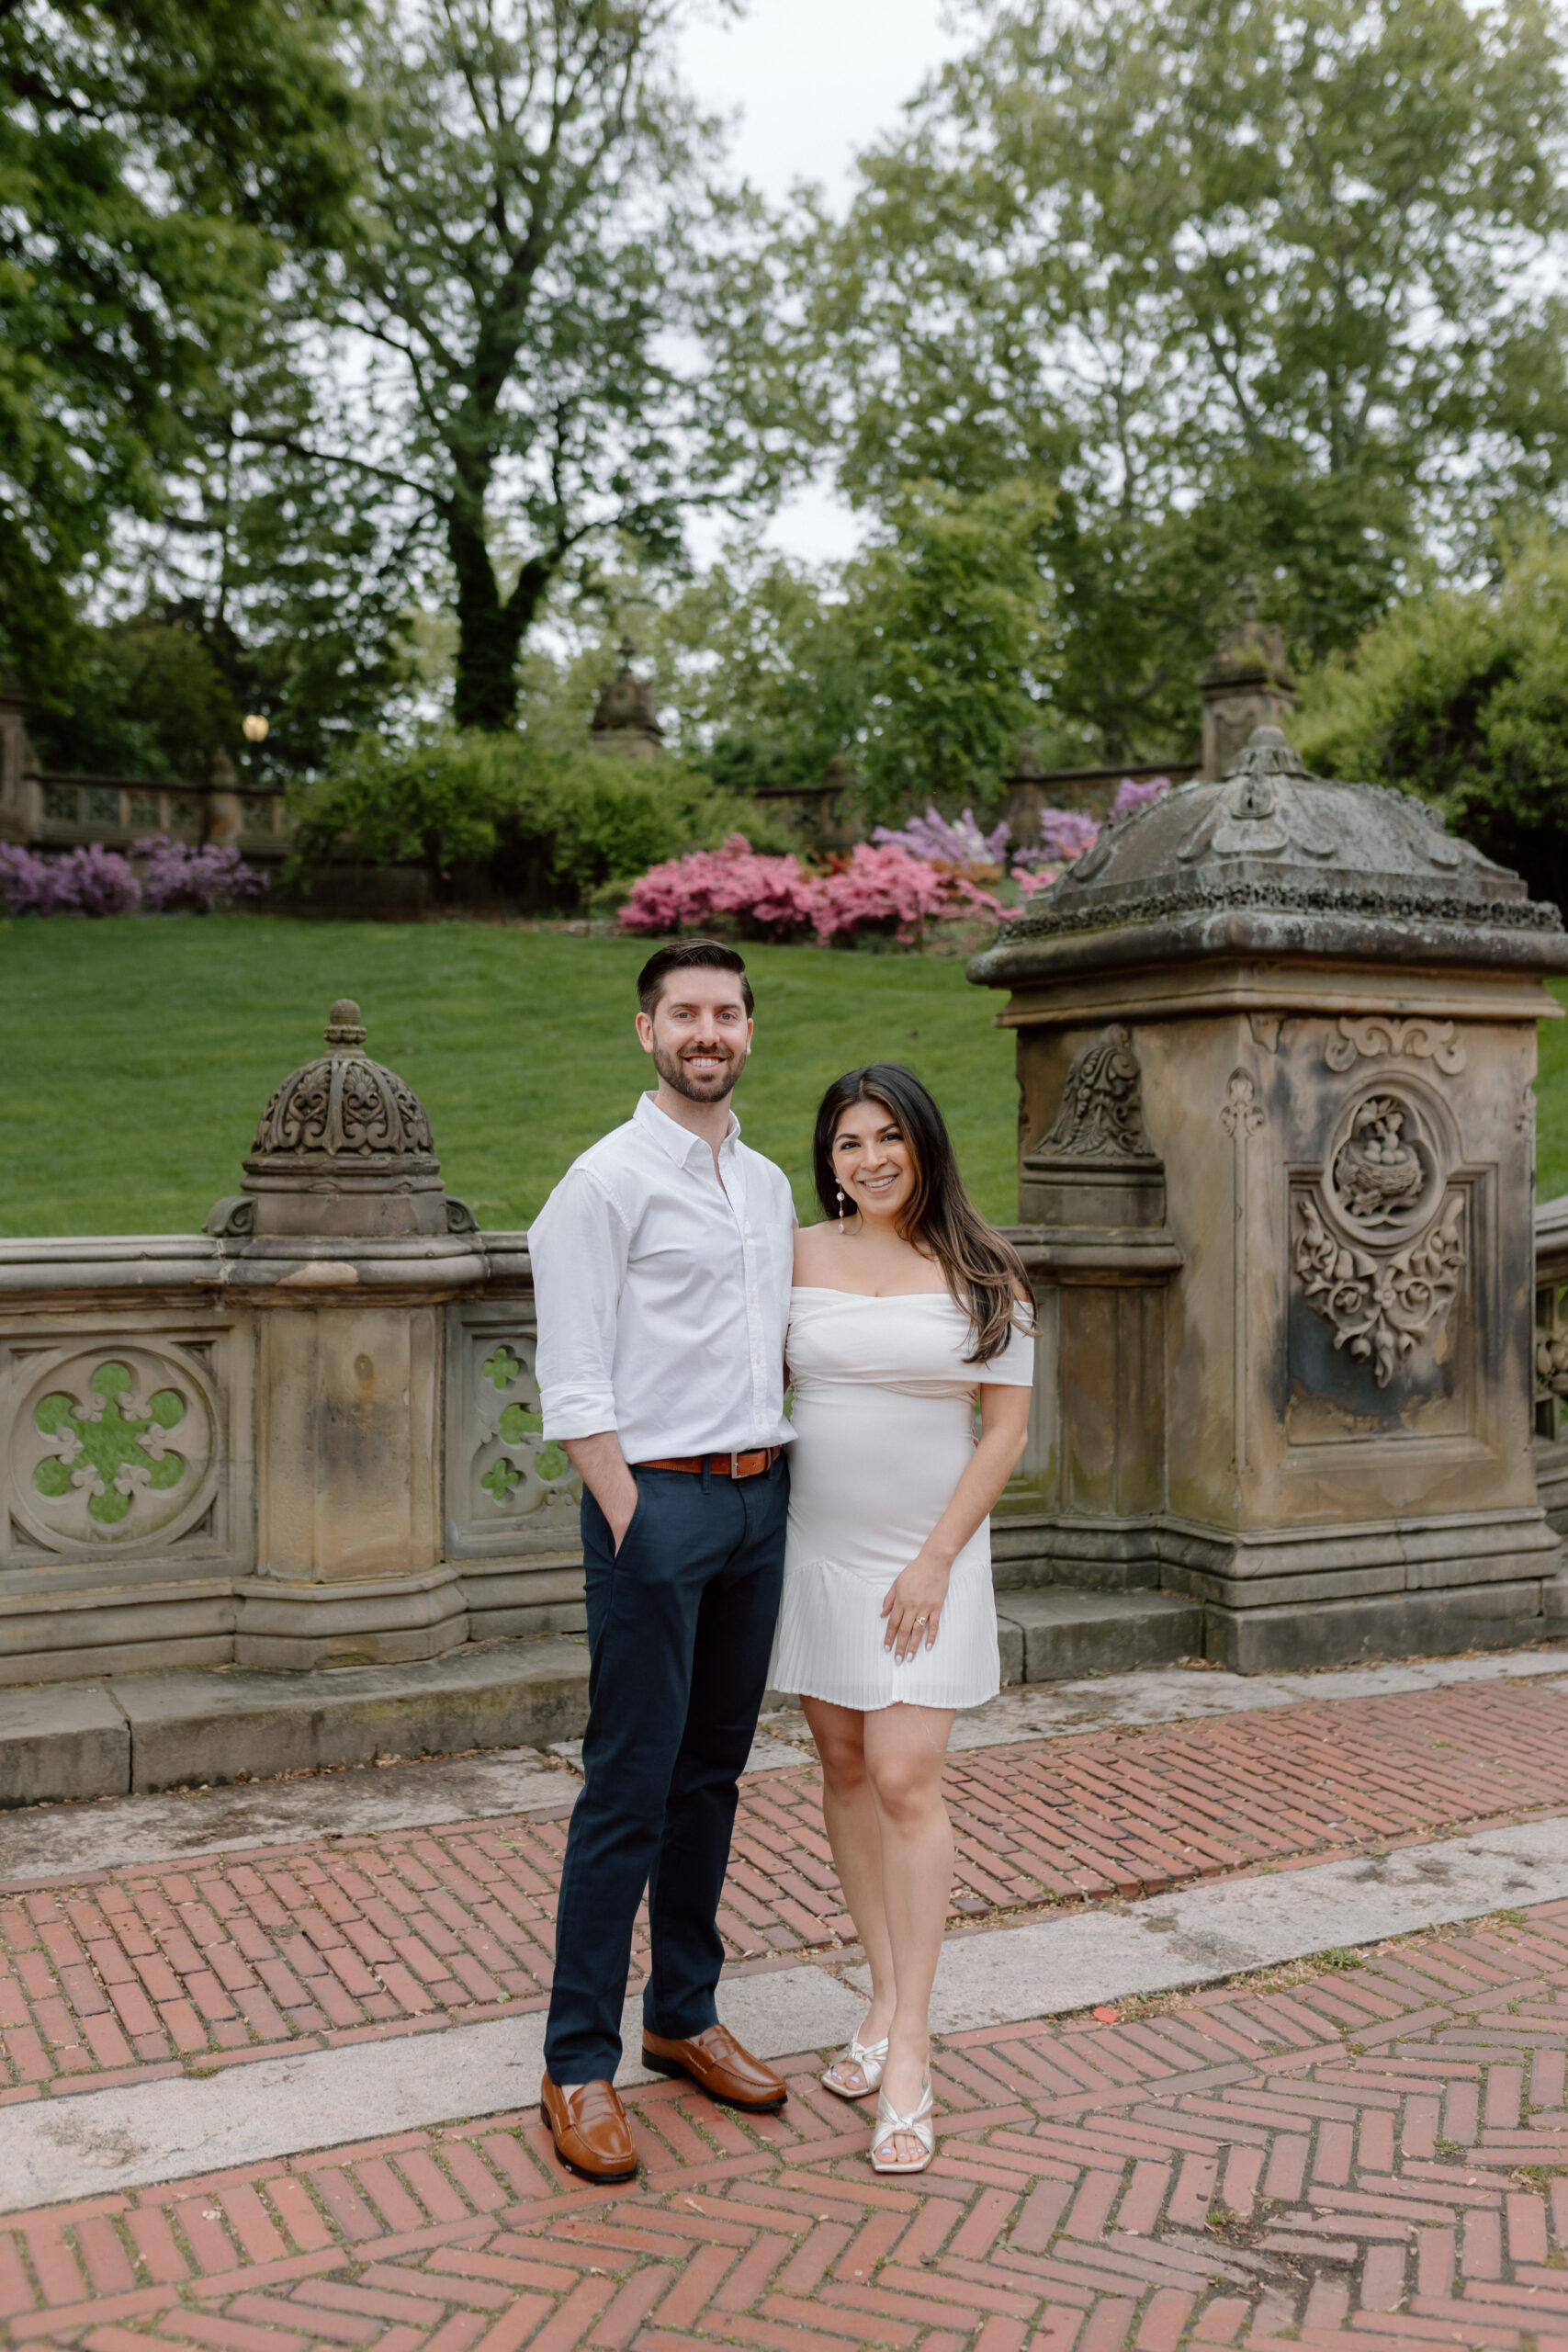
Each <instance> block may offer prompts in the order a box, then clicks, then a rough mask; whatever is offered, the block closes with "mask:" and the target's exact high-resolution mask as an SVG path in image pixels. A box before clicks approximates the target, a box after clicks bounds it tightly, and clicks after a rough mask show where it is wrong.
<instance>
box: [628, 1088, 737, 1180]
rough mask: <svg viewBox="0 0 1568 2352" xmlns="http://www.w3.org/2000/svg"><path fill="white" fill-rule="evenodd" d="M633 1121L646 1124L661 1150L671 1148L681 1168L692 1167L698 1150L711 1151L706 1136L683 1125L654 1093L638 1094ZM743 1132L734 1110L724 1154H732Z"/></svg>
mask: <svg viewBox="0 0 1568 2352" xmlns="http://www.w3.org/2000/svg"><path fill="white" fill-rule="evenodd" d="M632 1123H633V1125H640V1126H642V1127H644V1128H645V1129H646V1130H647V1132H648V1134H649V1136H651V1137H652V1139H653V1141H654V1142H655V1143H657V1144H658V1146H659V1148H660V1151H664V1152H668V1154H669V1156H670V1158H671V1159H672V1160H673V1161H674V1162H675V1164H676V1166H677V1167H678V1168H685V1167H688V1166H689V1165H690V1164H691V1159H692V1156H693V1154H694V1152H704V1153H705V1152H706V1151H707V1148H708V1147H707V1144H706V1143H705V1140H704V1138H703V1137H702V1136H698V1135H694V1134H693V1133H692V1130H691V1129H690V1127H683V1126H682V1125H681V1124H680V1122H679V1120H676V1119H672V1118H671V1116H670V1114H669V1112H668V1111H661V1110H660V1107H659V1105H658V1103H656V1102H655V1101H654V1099H653V1096H652V1095H651V1094H639V1095H638V1096H637V1109H636V1110H635V1111H634V1112H633V1114H632ZM739 1135H740V1122H739V1119H738V1118H737V1117H736V1115H735V1114H734V1112H733V1111H731V1112H730V1114H729V1125H728V1127H727V1128H726V1130H725V1133H724V1140H723V1141H722V1142H721V1143H720V1145H719V1147H718V1148H719V1152H720V1154H721V1156H725V1157H728V1156H730V1155H732V1153H733V1151H734V1148H735V1145H736V1143H737V1142H738V1140H739Z"/></svg>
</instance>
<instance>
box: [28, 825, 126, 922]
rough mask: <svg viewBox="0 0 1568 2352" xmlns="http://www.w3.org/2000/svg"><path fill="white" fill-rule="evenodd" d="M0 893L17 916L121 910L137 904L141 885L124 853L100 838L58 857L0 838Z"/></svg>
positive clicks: (120, 913) (111, 912)
mask: <svg viewBox="0 0 1568 2352" xmlns="http://www.w3.org/2000/svg"><path fill="white" fill-rule="evenodd" d="M0 897H3V898H4V899H5V900H6V904H7V906H8V907H9V908H10V910H11V912H12V913H13V914H17V915H122V914H126V913H128V912H129V911H130V909H131V908H132V907H134V906H137V905H139V904H140V903H141V883H140V882H139V881H138V880H137V878H136V876H135V874H134V873H133V872H132V871H131V866H130V860H129V858H124V857H122V856H121V855H120V854H119V852H118V850H113V849H105V847H104V845H103V843H102V842H88V843H87V846H86V847H85V849H70V850H67V851H66V852H65V853H64V854H63V855H62V856H61V857H39V855H38V854H37V853H36V852H35V851H33V850H30V849H14V848H13V847H12V846H11V845H10V843H9V842H0Z"/></svg>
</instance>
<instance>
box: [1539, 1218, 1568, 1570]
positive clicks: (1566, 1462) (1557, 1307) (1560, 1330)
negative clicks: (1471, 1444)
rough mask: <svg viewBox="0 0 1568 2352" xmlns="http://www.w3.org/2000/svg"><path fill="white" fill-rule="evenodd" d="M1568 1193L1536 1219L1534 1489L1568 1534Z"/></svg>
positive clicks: (1561, 1531) (1559, 1527)
mask: <svg viewBox="0 0 1568 2352" xmlns="http://www.w3.org/2000/svg"><path fill="white" fill-rule="evenodd" d="M1565 1405H1568V1193H1564V1194H1562V1197H1561V1198H1560V1199H1558V1200H1555V1201H1543V1202H1542V1203H1541V1204H1540V1207H1539V1208H1538V1209H1537V1211H1536V1213H1535V1445H1536V1455H1535V1461H1536V1485H1537V1487H1539V1489H1540V1499H1541V1501H1542V1503H1543V1504H1544V1505H1545V1506H1546V1515H1547V1517H1548V1519H1549V1520H1550V1521H1551V1524H1552V1526H1553V1527H1554V1528H1555V1529H1556V1530H1557V1532H1558V1533H1559V1535H1562V1534H1565V1533H1568V1411H1565Z"/></svg>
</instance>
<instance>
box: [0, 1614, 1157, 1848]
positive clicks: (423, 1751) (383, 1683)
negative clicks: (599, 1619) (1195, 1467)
mask: <svg viewBox="0 0 1568 2352" xmlns="http://www.w3.org/2000/svg"><path fill="white" fill-rule="evenodd" d="M997 1613H998V1628H999V1633H1000V1638H1001V1654H1002V1673H1003V1675H1004V1677H1005V1678H1006V1679H1007V1680H1008V1681H1009V1682H1010V1683H1012V1684H1014V1685H1015V1686H1016V1685H1017V1684H1019V1683H1023V1682H1062V1681H1070V1680H1072V1679H1075V1678H1077V1677H1079V1676H1083V1675H1090V1674H1124V1673H1127V1672H1129V1671H1130V1670H1131V1669H1132V1668H1134V1667H1140V1666H1145V1667H1146V1666H1168V1665H1169V1664H1170V1663H1171V1662H1172V1660H1173V1659H1176V1658H1179V1657H1193V1656H1196V1655H1199V1654H1201V1650H1202V1646H1203V1612H1202V1609H1201V1606H1200V1604H1199V1603H1197V1602H1196V1601H1188V1600H1177V1599H1175V1598H1174V1597H1173V1596H1172V1595H1170V1594H1168V1593H1159V1592H1085V1591H1079V1590H1077V1589H1068V1588H1066V1587H1061V1586H1053V1587H1050V1588H1047V1589H1043V1590H1041V1591H1025V1592H1000V1593H998V1595H997ZM587 1714H588V1651H587V1648H586V1646H585V1645H584V1644H583V1643H582V1642H581V1640H580V1639H574V1638H573V1637H572V1636H570V1635H569V1634H553V1635H549V1636H547V1637H546V1638H544V1639H542V1640H538V1639H536V1640H514V1641H493V1642H486V1643H483V1644H479V1645H475V1646H473V1647H471V1648H468V1649H464V1650H458V1651H456V1652H454V1653H452V1654H451V1655H449V1656H448V1657H443V1658H435V1659H432V1660H430V1661H429V1662H428V1663H420V1664H411V1665H405V1666H354V1667H336V1668H318V1669H317V1670H316V1671H315V1672H313V1673H308V1674H262V1673H253V1672H246V1671H245V1670H244V1669H243V1668H222V1669H211V1668H208V1669H202V1668H189V1669H186V1670H185V1671H182V1672H178V1673H167V1674H127V1675H114V1676H108V1677H106V1678H105V1679H102V1680H99V1681H93V1682H67V1683H47V1684H34V1685H31V1686H28V1687H27V1688H25V1689H16V1690H0V1806H11V1805H27V1804H51V1803H58V1802H59V1801H61V1800H62V1799H65V1798H73V1797H101V1796H124V1795H127V1794H130V1793H136V1794H143V1795H152V1794H153V1793H155V1792H157V1791H158V1790H160V1789H175V1788H191V1787H199V1786H202V1785H204V1784H205V1785H207V1786H209V1787H218V1786H220V1785H222V1784H223V1783H224V1782H226V1781H245V1780H250V1781H270V1780H275V1779H276V1777H277V1775H278V1774H279V1773H282V1772H309V1771H319V1770H322V1769H323V1768H325V1767H329V1766H332V1765H340V1764H369V1763H373V1762H374V1761H375V1759H376V1758H377V1757H378V1756H401V1757H412V1756H451V1755H456V1754H461V1753H463V1752H465V1751H466V1750H468V1749H470V1748H485V1747H549V1746H550V1745H552V1743H554V1742H555V1741H557V1740H567V1739H575V1738H577V1737H578V1736H580V1735H581V1731H582V1727H583V1724H584V1723H585V1721H586V1719H587Z"/></svg>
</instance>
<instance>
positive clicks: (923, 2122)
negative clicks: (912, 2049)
mask: <svg viewBox="0 0 1568 2352" xmlns="http://www.w3.org/2000/svg"><path fill="white" fill-rule="evenodd" d="M935 2104H936V2103H935V2101H934V2100H933V2099H932V2098H931V2076H930V2075H927V2076H926V2086H925V2088H924V2090H923V2091H922V2092H921V2093H920V2103H919V2107H917V2108H916V2109H914V2110H913V2112H912V2113H911V2114H908V2115H896V2114H895V2113H894V2111H893V2109H891V2108H890V2107H889V2106H888V2104H887V2094H886V2091H884V2093H883V2095H882V2097H881V2098H879V2099H878V2100H877V2102H876V2129H875V2131H874V2132H873V2133H872V2135H871V2168H872V2170H873V2172H924V2170H925V2168H926V2166H927V2165H929V2164H930V2162H931V2158H932V2157H933V2156H934V2155H935V2154H936V2125H935V2124H934V2123H933V2122H932V2120H931V2118H932V2115H933V2114H934V2112H935ZM900 2133H906V2134H907V2135H908V2137H909V2138H910V2139H912V2140H918V2141H919V2143H920V2146H921V2149H922V2150H923V2151H924V2153H923V2154H921V2155H919V2156H917V2157H916V2158H915V2160H914V2162H913V2163H910V2162H908V2160H907V2159H906V2160H905V2161H902V2162H898V2163H893V2164H884V2163H883V2162H882V2159H881V2154H880V2151H881V2150H882V2149H884V2148H886V2146H887V2145H888V2143H889V2142H890V2141H893V2140H897V2138H898V2136H899V2134H900Z"/></svg>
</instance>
